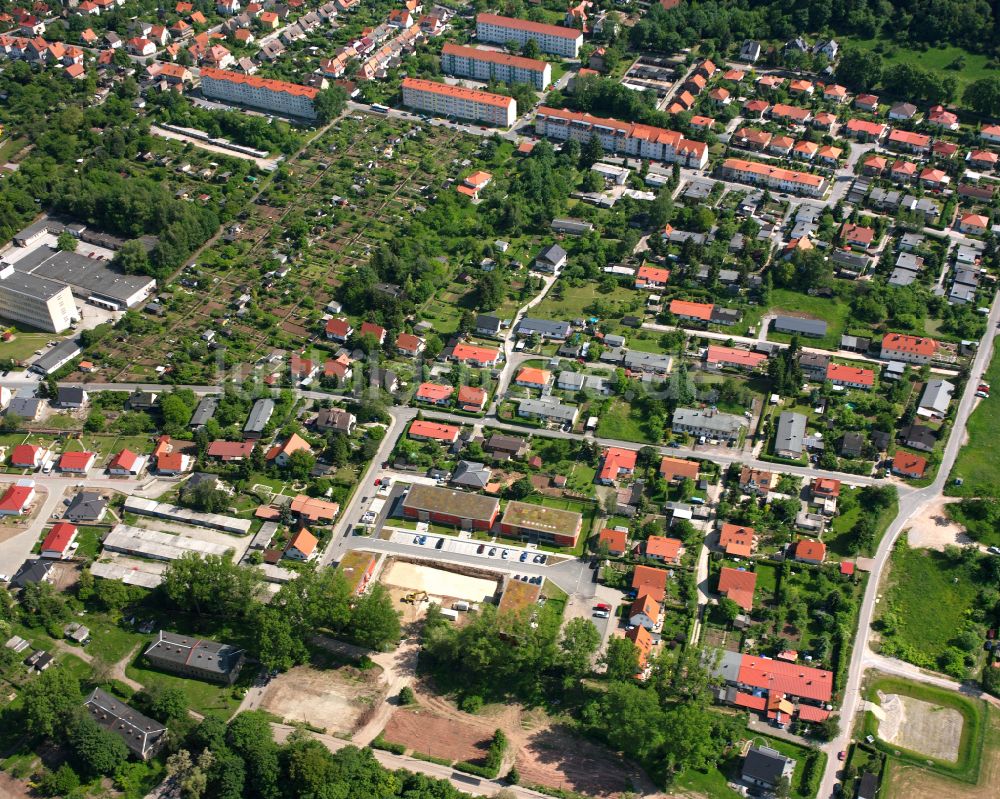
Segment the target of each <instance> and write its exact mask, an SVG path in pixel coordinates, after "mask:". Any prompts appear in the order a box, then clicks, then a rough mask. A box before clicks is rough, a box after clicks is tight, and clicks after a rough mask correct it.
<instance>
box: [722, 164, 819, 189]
mask: <svg viewBox="0 0 1000 799" xmlns="http://www.w3.org/2000/svg"><path fill="white" fill-rule="evenodd" d="M719 176H720V177H721V178H723V179H725V180H735V181H738V182H739V183H750V184H753V185H754V186H765V187H767V188H769V189H775V190H776V191H788V192H793V193H795V194H804V195H806V196H807V197H822V196H823V193H824V192H825V191H826V178H824V177H821V176H820V175H813V174H810V173H809V172H797V171H795V170H794V169H782V168H781V167H776V166H770V165H769V164H762V163H760V162H759V161H743V160H741V159H739V158H727V159H726V160H725V161H723V162H722V164H721V165H720V166H719Z"/></svg>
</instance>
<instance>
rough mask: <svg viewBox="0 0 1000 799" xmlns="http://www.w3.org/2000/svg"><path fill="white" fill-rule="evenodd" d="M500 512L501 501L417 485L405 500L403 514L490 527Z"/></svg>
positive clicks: (461, 525)
mask: <svg viewBox="0 0 1000 799" xmlns="http://www.w3.org/2000/svg"><path fill="white" fill-rule="evenodd" d="M499 512H500V500H498V499H496V498H495V497H486V496H483V495H482V494H470V493H468V492H466V491H456V490H455V489H453V488H438V487H437V486H428V485H414V486H411V487H410V490H409V492H408V493H407V495H406V498H405V499H404V500H403V515H404V516H405V517H406V518H408V519H416V520H417V521H423V522H427V521H429V522H434V523H435V524H449V525H454V526H456V527H464V528H469V529H476V530H489V529H490V528H491V527H492V526H493V523H494V522H495V521H496V518H497V514H499Z"/></svg>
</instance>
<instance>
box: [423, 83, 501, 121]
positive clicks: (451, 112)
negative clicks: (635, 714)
mask: <svg viewBox="0 0 1000 799" xmlns="http://www.w3.org/2000/svg"><path fill="white" fill-rule="evenodd" d="M403 104H404V105H407V106H409V107H410V108H417V109H419V110H421V111H427V112H429V113H431V114H435V115H437V116H454V117H460V118H461V119H472V120H476V121H477V122H487V123H489V124H491V125H497V126H500V127H504V128H509V127H510V126H511V125H513V124H514V120H516V119H517V103H516V102H515V101H514V98H513V97H504V96H503V95H500V94H491V93H490V92H482V91H478V90H476V89H466V88H464V87H462V86H449V85H448V84H446V83H435V82H434V81H432V80H422V79H421V78H403Z"/></svg>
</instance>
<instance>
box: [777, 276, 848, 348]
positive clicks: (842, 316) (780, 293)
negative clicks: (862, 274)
mask: <svg viewBox="0 0 1000 799" xmlns="http://www.w3.org/2000/svg"><path fill="white" fill-rule="evenodd" d="M850 310H851V309H850V306H848V305H847V303H845V302H843V301H841V300H840V299H838V298H836V297H834V298H832V299H828V298H826V297H810V296H809V295H808V294H801V293H799V292H797V291H790V290H789V289H774V290H773V291H772V292H771V307H770V308H769V309H768V312H769V313H775V314H782V315H791V316H808V317H811V318H813V319H822V320H824V321H825V322H826V335H825V336H823V337H822V338H808V337H805V336H799V342H800V344H801V345H802V346H807V347H822V348H824V349H839V348H840V337H841V336H842V335H843V334H844V332H845V331H846V330H847V323H848V317H849V316H850ZM767 339H768V341H784V342H787V341H791V339H792V336H791V335H789V334H788V333H776V332H775V331H774V330H771V331H769V332H768V334H767Z"/></svg>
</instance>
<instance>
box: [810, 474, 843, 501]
mask: <svg viewBox="0 0 1000 799" xmlns="http://www.w3.org/2000/svg"><path fill="white" fill-rule="evenodd" d="M811 487H812V492H813V493H814V494H822V495H823V496H827V497H839V496H840V480H835V479H834V478H832V477H817V478H816V479H815V480H813V481H812V486H811Z"/></svg>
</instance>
